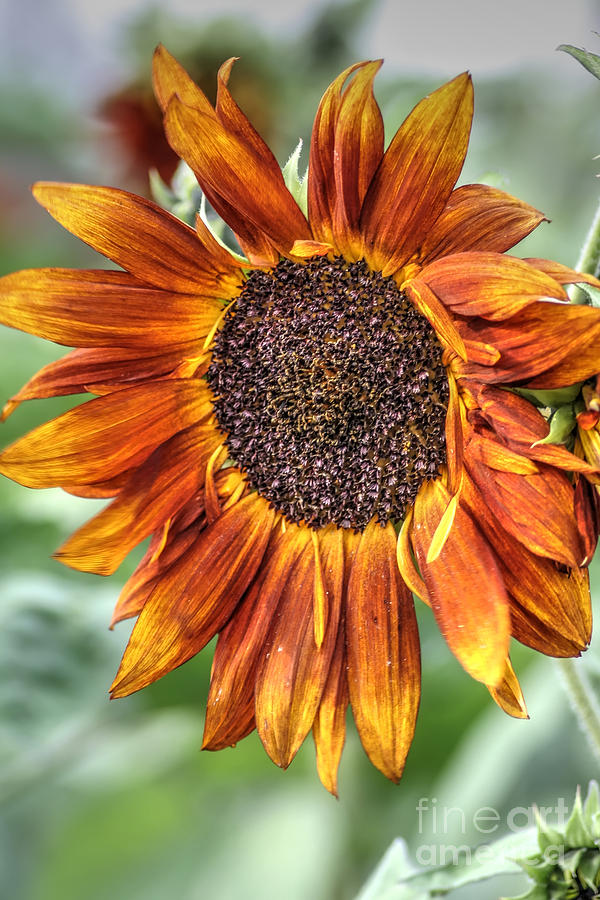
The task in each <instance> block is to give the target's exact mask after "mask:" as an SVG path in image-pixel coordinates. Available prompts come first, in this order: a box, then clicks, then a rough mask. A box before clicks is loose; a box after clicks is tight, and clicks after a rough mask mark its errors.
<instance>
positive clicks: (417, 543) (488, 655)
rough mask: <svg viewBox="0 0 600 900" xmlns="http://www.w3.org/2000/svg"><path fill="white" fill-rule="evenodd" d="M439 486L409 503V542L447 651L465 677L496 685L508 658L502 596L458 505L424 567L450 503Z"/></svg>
mask: <svg viewBox="0 0 600 900" xmlns="http://www.w3.org/2000/svg"><path fill="white" fill-rule="evenodd" d="M450 499H451V498H450V494H449V493H448V491H447V490H446V488H445V487H444V486H443V484H442V483H441V481H440V480H439V479H438V480H437V481H430V482H425V483H424V484H423V485H422V487H421V489H420V491H419V493H418V494H417V497H416V500H415V508H414V525H413V531H412V539H413V544H414V548H415V554H416V557H417V562H418V563H419V567H420V569H421V572H422V574H423V580H424V581H425V584H426V586H427V590H428V593H429V598H430V600H431V606H432V609H433V611H434V613H435V617H436V619H437V622H438V625H439V627H440V631H441V632H442V634H443V635H444V637H445V639H446V641H447V642H448V646H449V647H450V649H451V650H452V652H453V653H454V655H455V656H456V658H457V659H458V660H459V662H460V663H461V664H462V665H463V666H464V668H465V669H466V670H467V672H468V673H469V674H470V675H472V676H473V678H476V679H477V680H478V681H483V682H484V683H485V684H498V683H499V682H500V681H501V679H502V677H503V674H504V661H505V659H506V656H507V654H508V642H509V638H510V623H509V616H508V597H507V595H506V590H505V588H504V583H503V580H502V577H501V574H500V571H499V569H498V564H497V561H496V559H495V557H494V554H493V553H492V551H491V549H490V546H489V544H488V543H487V541H486V540H485V539H484V537H483V536H482V535H481V534H480V532H479V531H478V529H477V527H476V526H475V524H474V522H473V520H472V519H471V517H470V516H469V514H468V513H467V512H466V510H465V509H464V506H463V505H462V504H459V505H458V507H457V509H456V512H455V516H454V524H453V527H452V529H451V530H450V533H449V534H448V536H447V537H446V541H445V543H444V545H443V547H442V549H441V551H440V553H439V555H438V556H437V558H436V559H434V560H433V561H431V562H427V556H428V553H429V548H430V546H431V542H432V540H433V536H434V534H435V532H436V529H437V527H438V524H439V522H440V520H441V518H442V516H443V514H444V512H445V510H446V508H447V506H448V504H449V502H450Z"/></svg>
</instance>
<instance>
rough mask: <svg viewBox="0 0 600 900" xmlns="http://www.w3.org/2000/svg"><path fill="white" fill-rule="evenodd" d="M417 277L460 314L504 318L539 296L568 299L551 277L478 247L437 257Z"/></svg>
mask: <svg viewBox="0 0 600 900" xmlns="http://www.w3.org/2000/svg"><path fill="white" fill-rule="evenodd" d="M420 278H421V279H422V280H423V281H425V282H427V284H428V285H429V286H430V288H431V289H432V291H434V292H435V294H436V295H437V296H438V297H439V298H440V300H441V301H442V303H444V305H445V306H447V307H448V308H449V309H451V310H452V312H454V313H459V314H460V315H463V316H482V317H483V318H485V319H492V320H495V319H508V318H509V317H510V316H513V315H514V314H515V313H516V312H519V310H521V309H523V308H524V307H526V306H529V305H530V304H531V303H534V302H535V301H536V300H539V299H540V298H542V297H552V298H555V299H558V300H567V299H568V298H567V295H566V293H565V291H564V290H563V289H562V288H561V287H560V285H558V284H557V282H556V281H554V279H553V278H550V276H549V275H545V274H544V273H543V272H539V271H537V270H536V269H533V268H532V267H531V266H529V265H528V264H527V263H525V262H523V260H521V259H514V258H513V257H510V256H502V255H501V254H500V253H487V252H484V251H480V250H479V251H475V250H473V251H470V252H468V253H454V254H452V256H444V257H442V258H441V259H437V260H435V262H432V263H430V264H429V265H428V266H426V267H425V268H424V269H423V271H422V272H421V274H420Z"/></svg>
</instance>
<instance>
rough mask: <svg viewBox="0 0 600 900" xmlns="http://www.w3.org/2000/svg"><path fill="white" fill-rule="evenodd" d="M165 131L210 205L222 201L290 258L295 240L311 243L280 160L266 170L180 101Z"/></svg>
mask: <svg viewBox="0 0 600 900" xmlns="http://www.w3.org/2000/svg"><path fill="white" fill-rule="evenodd" d="M165 129H166V132H167V136H168V138H169V143H170V144H171V146H172V147H173V149H174V150H175V152H176V153H178V154H179V155H180V156H182V157H183V158H184V159H185V160H186V161H187V162H188V164H189V165H190V167H191V168H192V169H193V171H194V172H195V174H196V177H197V178H198V181H199V183H200V186H201V187H202V188H203V190H206V191H207V196H209V199H211V194H214V195H215V196H218V197H220V198H222V199H223V200H224V201H225V203H227V204H229V205H230V206H231V207H233V208H234V209H236V210H238V212H239V213H241V215H242V216H244V217H245V218H246V220H247V221H248V222H250V223H252V224H253V225H254V226H255V227H256V228H258V229H259V230H260V231H261V232H263V233H264V234H265V235H266V236H267V238H268V239H269V240H270V241H272V243H273V245H274V246H275V247H276V248H277V249H278V250H280V251H281V252H282V253H286V254H289V253H290V251H291V248H292V246H293V244H294V241H295V240H298V239H310V238H311V237H312V235H311V233H310V231H309V228H308V223H307V221H306V219H305V218H304V215H303V214H302V212H301V210H300V208H299V207H298V205H297V204H296V201H295V200H294V198H293V197H292V195H291V194H290V192H289V191H288V189H287V187H286V186H285V183H284V181H283V176H282V174H281V169H280V168H279V165H278V164H277V161H276V160H275V157H273V159H272V164H271V165H268V166H267V165H266V164H265V161H264V159H262V158H259V157H258V156H257V155H256V153H253V152H252V147H251V146H249V145H247V144H246V143H244V142H243V141H242V140H240V139H239V138H238V137H236V135H235V134H233V133H231V132H230V131H228V130H227V129H225V128H224V127H223V125H222V124H221V122H220V121H217V120H215V119H212V118H211V117H210V116H208V115H204V114H203V113H200V112H199V111H198V110H195V109H193V108H192V107H190V106H186V105H185V103H182V102H181V100H180V99H179V98H178V97H177V96H175V97H173V98H172V99H171V101H170V103H169V106H168V108H167V112H166V115H165ZM209 192H210V193H209ZM229 224H231V225H232V226H233V227H235V226H234V223H231V222H230V223H229Z"/></svg>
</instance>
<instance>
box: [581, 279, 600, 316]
mask: <svg viewBox="0 0 600 900" xmlns="http://www.w3.org/2000/svg"><path fill="white" fill-rule="evenodd" d="M576 287H578V288H579V290H580V291H583V293H584V294H585V295H586V296H587V298H588V300H589V303H590V306H595V307H596V309H598V308H600V288H597V287H594V286H593V284H585V283H584V282H582V281H578V282H577V284H576Z"/></svg>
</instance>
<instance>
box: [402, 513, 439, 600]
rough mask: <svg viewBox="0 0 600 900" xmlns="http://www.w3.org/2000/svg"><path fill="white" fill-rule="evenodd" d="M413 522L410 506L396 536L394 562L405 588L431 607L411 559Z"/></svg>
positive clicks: (418, 573) (421, 580)
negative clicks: (395, 561)
mask: <svg viewBox="0 0 600 900" xmlns="http://www.w3.org/2000/svg"><path fill="white" fill-rule="evenodd" d="M412 522H413V509H412V506H411V507H409V509H408V510H407V511H406V518H405V519H404V522H403V523H402V527H401V529H400V533H399V534H398V543H397V545H396V560H397V562H398V568H399V569H400V574H401V575H402V579H403V581H404V584H405V585H406V586H407V588H408V589H409V590H410V591H412V592H413V594H416V595H417V597H419V599H421V600H422V601H423V603H426V604H427V606H431V601H430V599H429V593H428V592H427V588H426V587H425V582H424V581H423V579H422V578H421V573H420V572H419V570H418V569H417V566H416V564H415V561H414V559H413V548H412V545H411V541H410V535H411V531H412Z"/></svg>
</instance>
